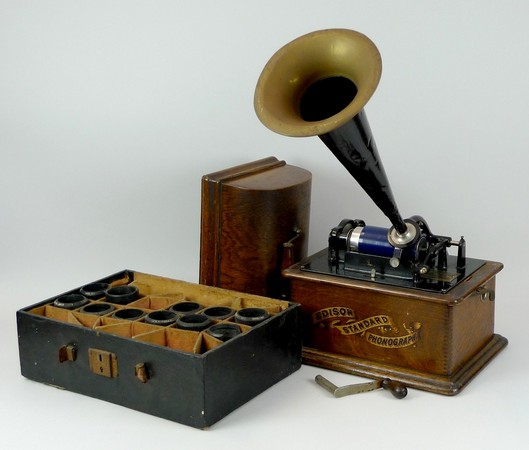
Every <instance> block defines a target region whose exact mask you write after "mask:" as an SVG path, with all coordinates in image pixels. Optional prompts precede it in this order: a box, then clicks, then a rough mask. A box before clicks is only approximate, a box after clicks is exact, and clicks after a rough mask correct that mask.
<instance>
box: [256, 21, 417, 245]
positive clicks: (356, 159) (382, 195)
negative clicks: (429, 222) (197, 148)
mask: <svg viewBox="0 0 529 450" xmlns="http://www.w3.org/2000/svg"><path fill="white" fill-rule="evenodd" d="M381 71H382V61H381V58H380V53H379V51H378V49H377V47H376V46H375V44H373V42H372V41H371V40H370V39H369V38H368V37H366V36H365V35H363V34H361V33H358V32H356V31H352V30H345V29H330V30H321V31H315V32H313V33H309V34H306V35H304V36H301V37H299V38H297V39H295V40H293V41H292V42H290V43H288V44H287V45H285V46H284V47H282V48H281V49H279V50H278V51H277V52H276V53H275V54H274V55H273V56H272V58H270V60H269V61H268V63H267V64H266V66H265V67H264V69H263V71H262V73H261V76H260V77H259V80H258V82H257V87H256V89H255V97H254V107H255V111H256V113H257V116H258V117H259V119H260V120H261V122H262V123H263V124H264V125H265V126H266V127H268V128H269V129H271V130H272V131H275V132H276V133H279V134H282V135H285V136H316V135H317V136H319V137H320V138H321V140H322V141H323V142H324V143H325V144H326V145H327V147H329V149H330V150H331V151H332V152H333V154H334V155H335V156H336V157H337V158H338V160H339V161H340V162H341V163H342V164H343V165H344V166H345V168H346V169H347V170H348V171H349V173H350V174H351V175H353V177H354V178H355V179H356V180H357V181H358V183H359V184H360V186H362V188H363V189H364V190H365V191H366V192H367V194H368V195H369V196H370V197H371V199H372V200H373V201H374V202H375V204H376V205H377V206H378V207H379V208H380V209H381V210H382V212H383V213H384V214H385V215H386V216H387V217H388V218H389V220H390V221H391V223H392V224H393V227H394V230H395V231H396V233H397V235H398V242H399V243H400V244H401V245H402V244H406V243H407V242H409V241H410V240H412V239H413V236H408V234H410V233H411V234H413V230H412V229H411V228H410V227H408V226H407V224H406V223H405V222H404V221H403V220H402V217H401V216H400V213H399V211H398V209H397V205H396V203H395V199H394V198H393V194H392V192H391V187H390V185H389V182H388V179H387V176H386V173H385V171H384V167H383V166H382V162H381V160H380V158H379V156H378V150H377V147H376V144H375V140H374V139H373V136H372V133H371V130H370V128H369V123H368V121H367V117H366V115H365V113H364V111H363V108H364V105H365V104H366V103H367V102H368V100H369V99H370V98H371V96H372V95H373V93H374V92H375V89H376V88H377V85H378V82H379V80H380V75H381ZM399 246H400V245H399Z"/></svg>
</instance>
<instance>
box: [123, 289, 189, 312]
mask: <svg viewBox="0 0 529 450" xmlns="http://www.w3.org/2000/svg"><path fill="white" fill-rule="evenodd" d="M140 292H141V291H140ZM185 300H186V298H185V296H184V294H182V293H180V292H172V293H166V294H149V295H146V296H145V297H141V298H139V299H138V300H134V301H133V302H131V303H129V304H128V305H127V307H129V308H140V309H150V310H158V309H167V308H169V307H170V306H171V305H173V304H175V303H179V302H182V301H185Z"/></svg>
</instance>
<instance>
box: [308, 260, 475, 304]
mask: <svg viewBox="0 0 529 450" xmlns="http://www.w3.org/2000/svg"><path fill="white" fill-rule="evenodd" d="M369 258H370V259H377V262H378V263H383V264H385V262H384V261H380V258H379V257H377V256H369ZM456 261H457V258H456V257H455V256H452V255H448V268H449V269H448V271H447V272H441V273H439V274H438V275H434V276H432V274H431V273H430V274H426V275H425V276H424V277H421V279H420V280H419V281H418V282H417V283H414V282H413V280H412V279H410V278H395V277H390V276H384V275H383V274H381V273H380V271H377V274H376V276H375V277H372V276H371V270H370V268H369V266H368V265H366V267H365V268H362V267H359V268H358V270H346V269H345V268H344V263H343V262H340V264H339V266H338V267H336V266H331V265H329V262H328V259H327V252H320V253H318V254H316V255H314V256H313V257H311V258H309V262H308V263H307V264H305V265H303V266H301V270H302V271H304V272H312V273H319V274H323V275H332V276H338V277H342V278H350V279H354V280H360V281H367V282H371V283H378V284H384V285H387V286H397V287H404V288H409V289H417V290H422V291H427V292H437V293H442V294H444V293H447V292H448V291H449V290H450V289H452V288H453V287H454V286H456V285H457V284H458V283H460V282H461V281H462V280H464V279H465V278H467V277H468V276H470V275H471V274H472V273H474V272H475V271H476V270H478V269H479V268H480V267H481V266H483V264H485V261H483V260H480V259H473V258H466V268H465V269H464V270H463V271H456V269H455V267H456ZM447 273H448V275H449V276H445V275H446V274H447Z"/></svg>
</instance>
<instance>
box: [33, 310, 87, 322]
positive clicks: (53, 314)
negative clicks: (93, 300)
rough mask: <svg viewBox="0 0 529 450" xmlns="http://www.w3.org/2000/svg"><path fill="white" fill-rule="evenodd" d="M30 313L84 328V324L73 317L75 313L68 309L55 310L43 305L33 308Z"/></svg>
mask: <svg viewBox="0 0 529 450" xmlns="http://www.w3.org/2000/svg"><path fill="white" fill-rule="evenodd" d="M30 312H31V313H32V314H35V315H37V316H43V317H48V318H50V319H55V320H60V321H61V322H67V323H71V324H73V325H79V326H84V324H83V323H82V322H80V321H79V320H78V318H77V317H76V316H75V311H71V310H69V309H64V308H57V307H56V306H53V305H43V306H39V307H37V308H33V309H32V310H31V311H30Z"/></svg>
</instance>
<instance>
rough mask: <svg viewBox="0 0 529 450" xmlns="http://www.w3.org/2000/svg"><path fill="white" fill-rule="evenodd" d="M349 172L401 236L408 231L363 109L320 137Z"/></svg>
mask: <svg viewBox="0 0 529 450" xmlns="http://www.w3.org/2000/svg"><path fill="white" fill-rule="evenodd" d="M320 139H321V140H322V141H323V142H324V144H325V145H326V146H327V147H328V148H329V149H330V150H331V152H332V153H333V154H334V156H336V158H337V159H338V160H339V161H340V162H341V163H342V164H343V166H344V167H345V168H346V169H347V171H348V172H349V173H350V174H351V175H352V176H353V177H354V178H355V179H356V181H357V182H358V184H360V186H361V187H362V188H363V189H364V190H365V191H366V193H367V194H368V195H369V196H370V197H371V199H372V200H373V201H374V202H375V204H376V205H377V206H378V207H379V208H380V209H381V210H382V212H383V213H384V214H385V215H386V216H387V217H388V218H389V220H390V221H391V223H392V224H393V226H394V227H395V229H396V230H397V232H398V233H401V234H402V233H405V232H406V225H405V223H404V220H403V219H402V217H401V215H400V213H399V211H398V208H397V204H396V202H395V199H394V197H393V192H392V191H391V186H390V185H389V181H388V178H387V176H386V172H385V170H384V166H383V165H382V161H381V159H380V157H379V155H378V149H377V146H376V144H375V139H374V138H373V134H372V132H371V129H370V127H369V122H368V121H367V117H366V115H365V113H364V111H363V110H361V111H360V112H359V113H358V114H357V115H356V116H354V117H353V118H352V119H351V120H350V121H349V122H347V123H346V124H345V125H342V126H341V127H339V128H336V129H334V130H332V131H330V132H329V133H327V134H322V135H320Z"/></svg>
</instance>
